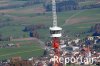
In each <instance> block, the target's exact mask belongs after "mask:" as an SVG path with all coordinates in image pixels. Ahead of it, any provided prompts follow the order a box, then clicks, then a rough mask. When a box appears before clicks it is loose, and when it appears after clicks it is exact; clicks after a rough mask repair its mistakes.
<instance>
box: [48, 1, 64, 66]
mask: <svg viewBox="0 0 100 66" xmlns="http://www.w3.org/2000/svg"><path fill="white" fill-rule="evenodd" d="M52 14H53V26H52V27H50V33H51V37H52V47H53V48H54V52H55V54H54V55H55V56H58V58H59V57H60V49H59V45H60V37H61V36H62V34H61V30H62V28H61V27H58V26H57V13H56V1H55V0H52ZM59 64H60V63H59V62H55V63H54V64H53V66H59Z"/></svg>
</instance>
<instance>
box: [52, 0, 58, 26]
mask: <svg viewBox="0 0 100 66" xmlns="http://www.w3.org/2000/svg"><path fill="white" fill-rule="evenodd" d="M52 13H53V26H54V27H55V26H57V13H56V0H52Z"/></svg>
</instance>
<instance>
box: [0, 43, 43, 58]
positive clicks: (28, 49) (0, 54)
mask: <svg viewBox="0 0 100 66" xmlns="http://www.w3.org/2000/svg"><path fill="white" fill-rule="evenodd" d="M1 43H3V44H8V43H13V44H16V43H17V44H21V45H20V47H16V48H0V59H6V58H11V57H15V56H21V57H22V58H30V57H34V56H35V57H40V56H42V55H43V49H42V48H41V47H40V46H39V44H38V43H36V42H34V41H12V42H7V41H5V42H0V44H1Z"/></svg>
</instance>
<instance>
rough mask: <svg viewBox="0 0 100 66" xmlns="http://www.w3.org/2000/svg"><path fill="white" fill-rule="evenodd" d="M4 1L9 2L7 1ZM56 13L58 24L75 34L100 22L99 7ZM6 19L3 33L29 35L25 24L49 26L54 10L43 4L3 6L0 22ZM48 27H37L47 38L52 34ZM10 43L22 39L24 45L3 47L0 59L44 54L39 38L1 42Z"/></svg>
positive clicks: (21, 36) (45, 38) (41, 35)
mask: <svg viewBox="0 0 100 66" xmlns="http://www.w3.org/2000/svg"><path fill="white" fill-rule="evenodd" d="M0 3H1V2H0ZM2 3H6V4H7V2H2ZM17 3H18V2H17ZM23 3H24V2H23ZM13 4H14V2H13ZM40 6H41V7H40ZM57 15H58V25H59V26H62V27H63V29H64V30H65V31H70V33H69V35H70V36H72V34H73V33H77V32H82V31H87V30H89V29H90V27H91V26H93V25H95V24H96V23H100V8H97V9H90V10H73V11H66V12H59V13H57ZM8 18H9V19H10V20H9V21H7V19H8ZM4 23H5V24H7V25H5V26H3V27H1V28H0V34H2V35H3V36H5V37H6V36H13V37H15V38H27V37H29V33H27V32H23V31H22V30H23V29H24V27H25V25H31V24H45V25H47V26H52V13H51V12H47V13H45V11H44V9H43V7H42V4H39V5H33V6H28V7H23V8H15V9H8V10H0V24H4ZM48 29H49V28H48ZM48 29H40V30H37V31H38V33H39V34H40V39H41V40H43V41H45V40H47V39H48V38H49V30H48ZM83 36H84V35H83ZM85 36H86V35H85ZM85 36H84V37H85ZM72 37H73V36H72ZM8 43H14V44H16V43H21V44H23V45H22V46H21V47H20V48H0V59H5V58H11V57H13V56H22V57H23V58H28V57H31V56H35V57H36V56H41V55H42V52H43V50H42V49H41V47H40V46H39V43H37V42H36V41H22V42H21V41H20V42H19V41H16V42H8V41H4V42H2V41H0V44H8ZM29 44H30V45H29ZM39 49H40V50H39Z"/></svg>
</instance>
